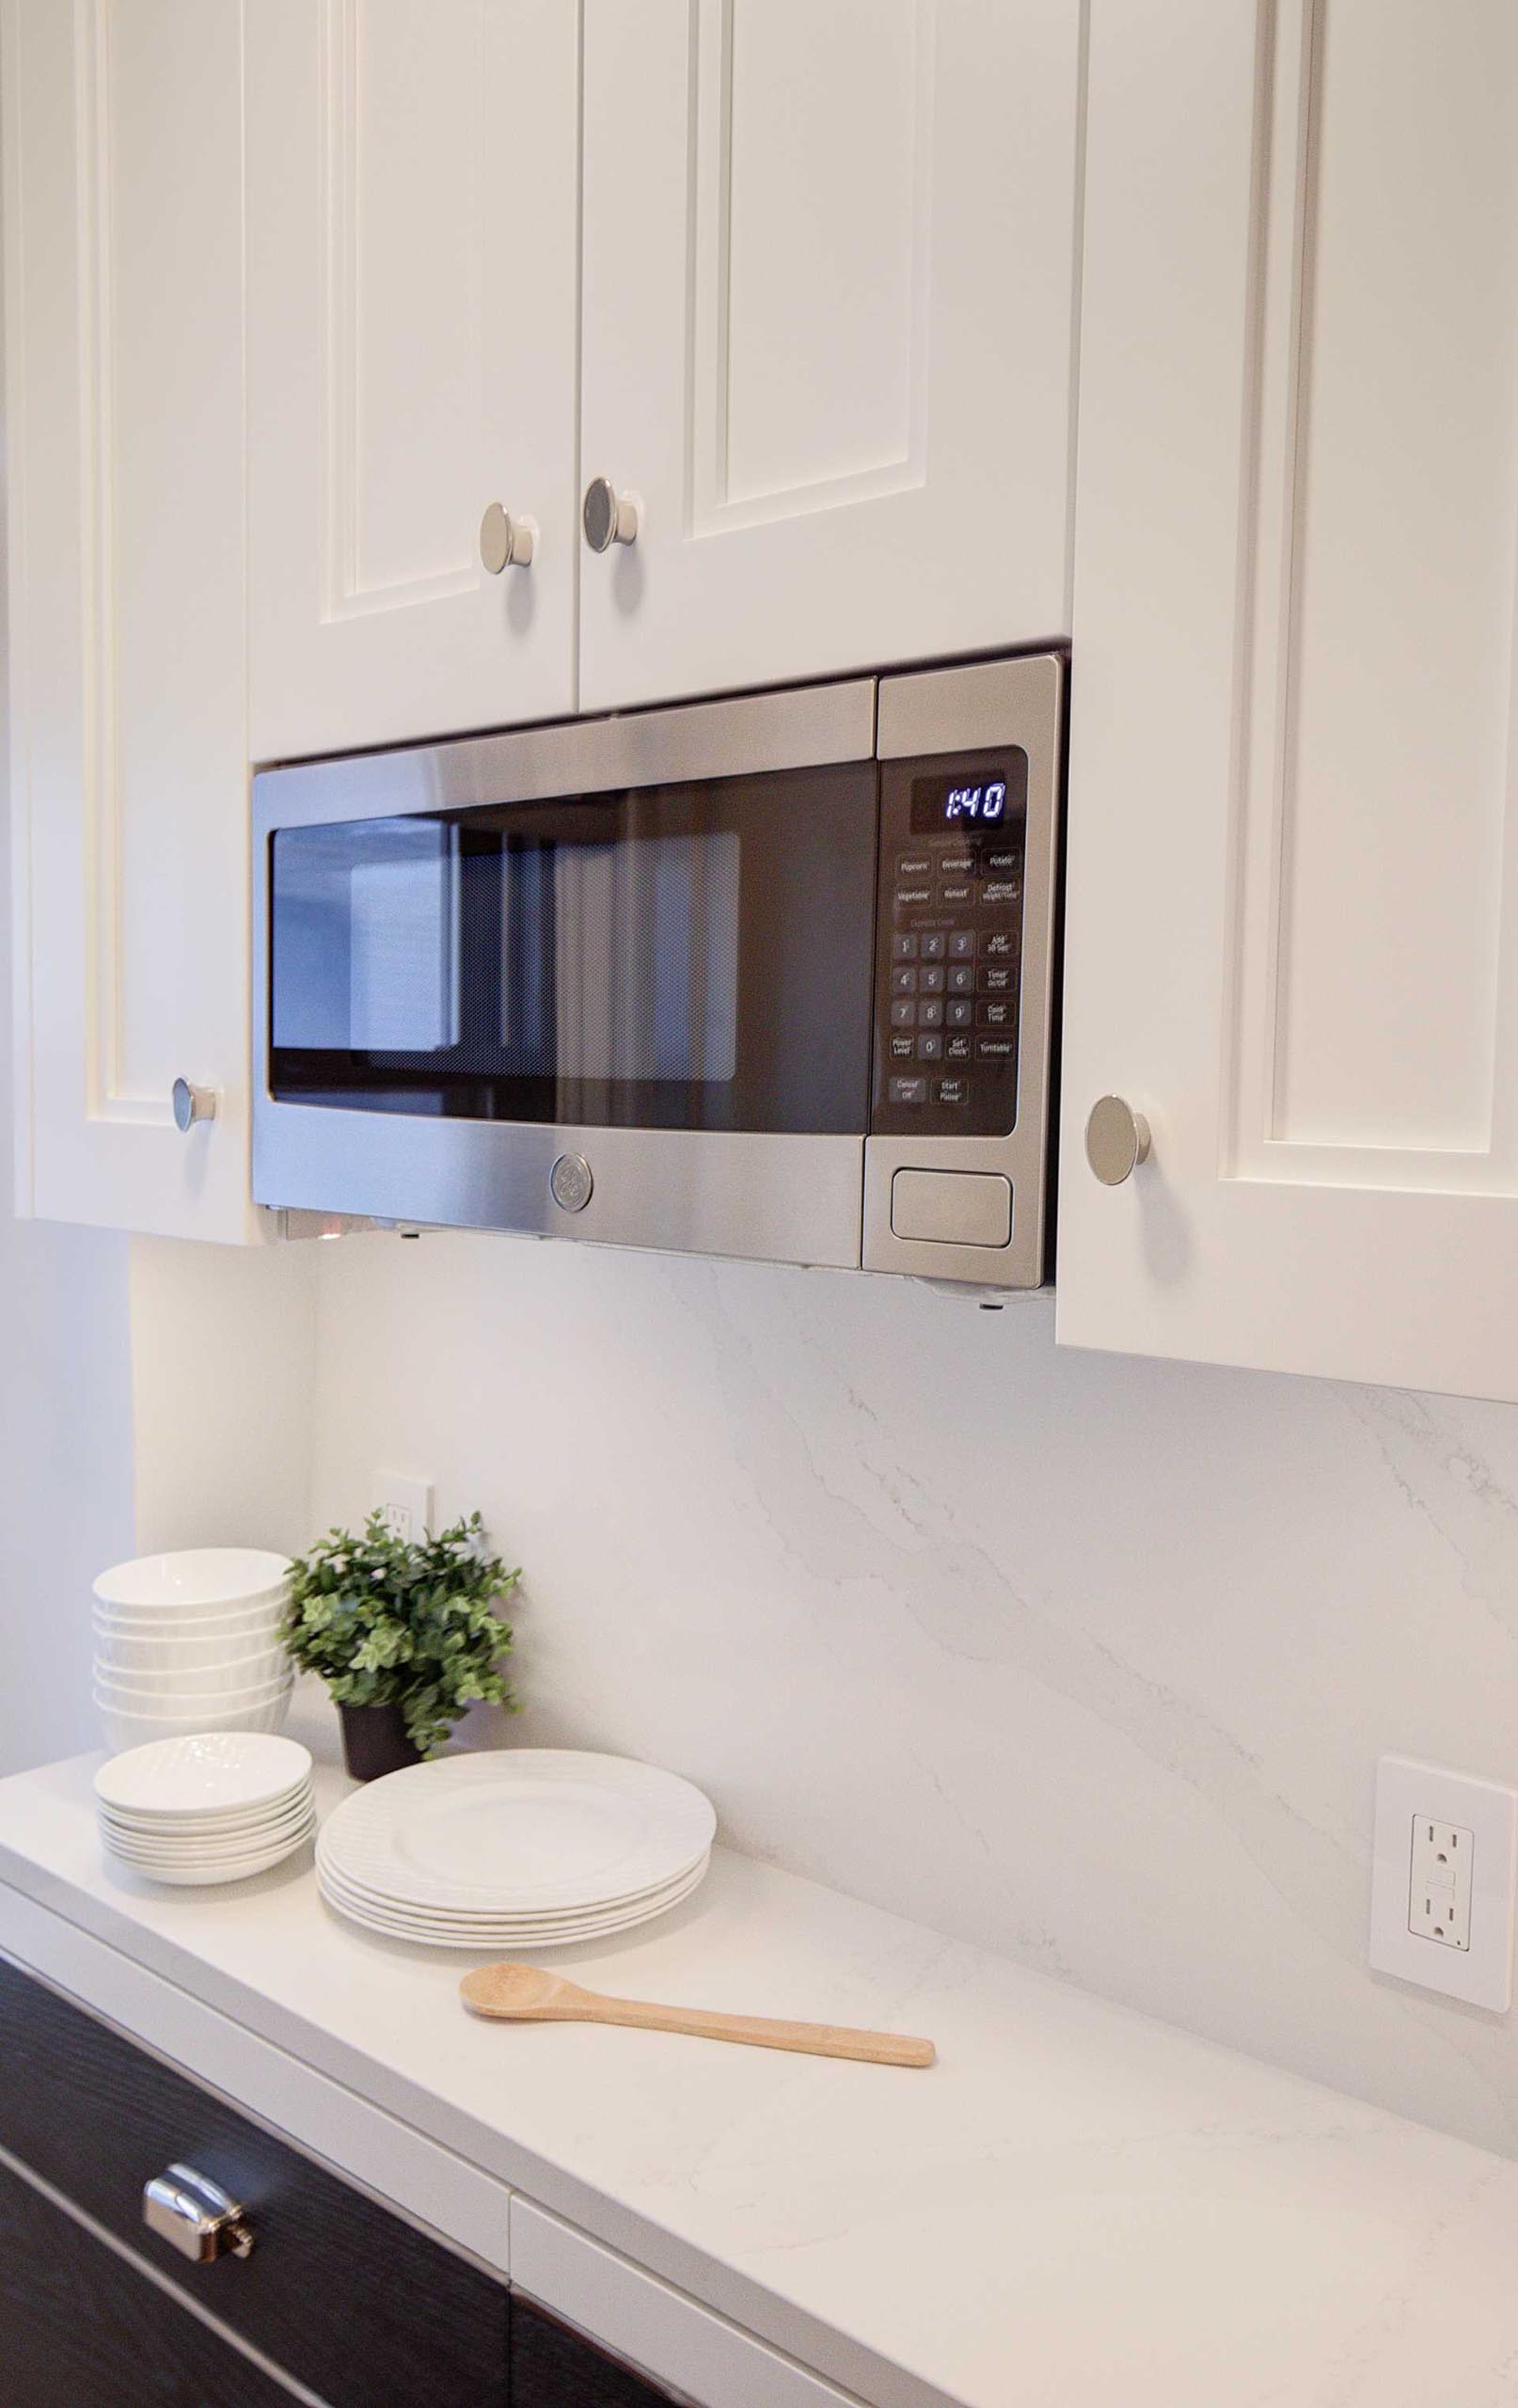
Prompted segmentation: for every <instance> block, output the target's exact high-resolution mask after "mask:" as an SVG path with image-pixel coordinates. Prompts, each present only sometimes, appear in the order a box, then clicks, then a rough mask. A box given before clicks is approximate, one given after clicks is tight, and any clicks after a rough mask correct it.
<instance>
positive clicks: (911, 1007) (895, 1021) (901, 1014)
mask: <svg viewBox="0 0 1518 2408" xmlns="http://www.w3.org/2000/svg"><path fill="white" fill-rule="evenodd" d="M891 1025H892V1027H893V1028H915V1027H916V1025H917V1006H916V1005H915V1004H914V1003H912V1002H911V1000H910V999H909V997H908V996H905V995H903V996H901V997H899V998H897V997H893V999H892V1005H891Z"/></svg>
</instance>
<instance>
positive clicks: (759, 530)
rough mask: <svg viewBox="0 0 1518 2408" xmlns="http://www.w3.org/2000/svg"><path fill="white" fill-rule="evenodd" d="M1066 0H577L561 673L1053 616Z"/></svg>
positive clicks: (703, 685) (1073, 16) (1058, 523)
mask: <svg viewBox="0 0 1518 2408" xmlns="http://www.w3.org/2000/svg"><path fill="white" fill-rule="evenodd" d="M1080 19H1081V11H1080V9H1079V8H1076V7H1075V6H1073V5H1072V4H1071V0H937V5H933V0H825V5H822V6H818V5H817V0H638V5H636V6H629V5H628V0H586V8H585V32H584V41H585V77H584V135H583V150H584V232H583V298H582V308H583V371H582V384H583V392H582V431H581V445H580V463H581V471H582V479H583V480H589V479H590V478H592V477H605V478H607V479H608V480H609V482H610V483H611V484H612V485H613V486H614V487H615V488H616V489H617V491H618V492H619V493H625V494H627V495H629V496H631V497H633V498H635V499H636V501H637V502H638V504H639V505H640V524H639V528H638V533H637V537H636V540H635V541H634V542H632V543H631V544H627V545H625V546H624V545H621V544H619V545H615V546H613V547H611V548H610V549H609V551H608V552H607V553H606V554H605V555H603V556H601V557H596V556H594V555H593V554H592V555H588V556H587V558H586V560H585V562H584V565H583V569H582V573H581V583H580V699H581V703H582V705H583V706H585V707H586V708H592V709H601V708H606V707H609V706H613V705H621V704H625V703H635V702H645V701H649V700H652V699H654V698H655V697H662V696H672V695H680V694H687V693H699V692H705V691H711V690H718V689H722V688H726V687H741V686H759V685H764V684H767V683H774V682H776V681H780V680H783V679H787V678H799V677H812V676H818V675H821V674H823V673H830V672H833V671H837V670H841V669H847V668H852V667H855V666H857V665H861V664H878V663H880V662H883V661H894V660H910V659H917V658H925V657H932V656H941V655H952V654H955V653H963V652H971V651H975V650H979V649H985V648H988V647H992V646H996V645H1013V644H1023V643H1034V642H1041V641H1043V640H1045V639H1047V638H1051V637H1056V636H1059V635H1062V634H1064V633H1065V632H1067V628H1068V610H1069V598H1068V519H1069V482H1068V481H1069V472H1070V379H1071V355H1072V320H1073V308H1074V282H1075V277H1074V268H1075V240H1076V232H1075V228H1076V211H1077V184H1078V159H1079V123H1080Z"/></svg>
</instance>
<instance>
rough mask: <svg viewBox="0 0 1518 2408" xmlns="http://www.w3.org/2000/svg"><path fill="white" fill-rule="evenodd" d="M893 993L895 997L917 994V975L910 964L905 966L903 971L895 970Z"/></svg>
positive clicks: (893, 973)
mask: <svg viewBox="0 0 1518 2408" xmlns="http://www.w3.org/2000/svg"><path fill="white" fill-rule="evenodd" d="M891 991H892V993H893V995H915V994H916V992H917V973H916V971H915V970H914V969H913V968H912V967H911V965H910V963H906V964H904V966H903V967H902V968H901V969H899V970H893V972H892V973H891Z"/></svg>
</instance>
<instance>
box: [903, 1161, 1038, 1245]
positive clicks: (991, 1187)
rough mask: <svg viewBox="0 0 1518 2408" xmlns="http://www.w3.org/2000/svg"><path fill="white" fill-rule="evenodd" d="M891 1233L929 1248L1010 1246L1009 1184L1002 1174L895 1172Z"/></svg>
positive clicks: (1010, 1204)
mask: <svg viewBox="0 0 1518 2408" xmlns="http://www.w3.org/2000/svg"><path fill="white" fill-rule="evenodd" d="M891 1230H892V1235H893V1237H898V1238H922V1239H925V1240H926V1241H927V1242H928V1243H929V1244H933V1245H1007V1244H1010V1243H1011V1238H1012V1182H1011V1180H1009V1179H1004V1178H1003V1177H1002V1174H1001V1172H1000V1171H988V1170H898V1171H897V1173H896V1175H895V1177H894V1179H893V1180H892V1182H891Z"/></svg>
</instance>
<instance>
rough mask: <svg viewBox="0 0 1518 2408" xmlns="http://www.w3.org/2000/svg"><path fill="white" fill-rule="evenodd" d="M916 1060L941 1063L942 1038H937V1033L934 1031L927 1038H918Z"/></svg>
mask: <svg viewBox="0 0 1518 2408" xmlns="http://www.w3.org/2000/svg"><path fill="white" fill-rule="evenodd" d="M917 1058H918V1060H919V1062H941V1061H942V1059H943V1039H942V1038H941V1037H940V1036H939V1034H938V1032H937V1031H936V1030H935V1031H934V1032H933V1033H932V1034H931V1035H929V1036H927V1037H920V1038H918V1040H917Z"/></svg>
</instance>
